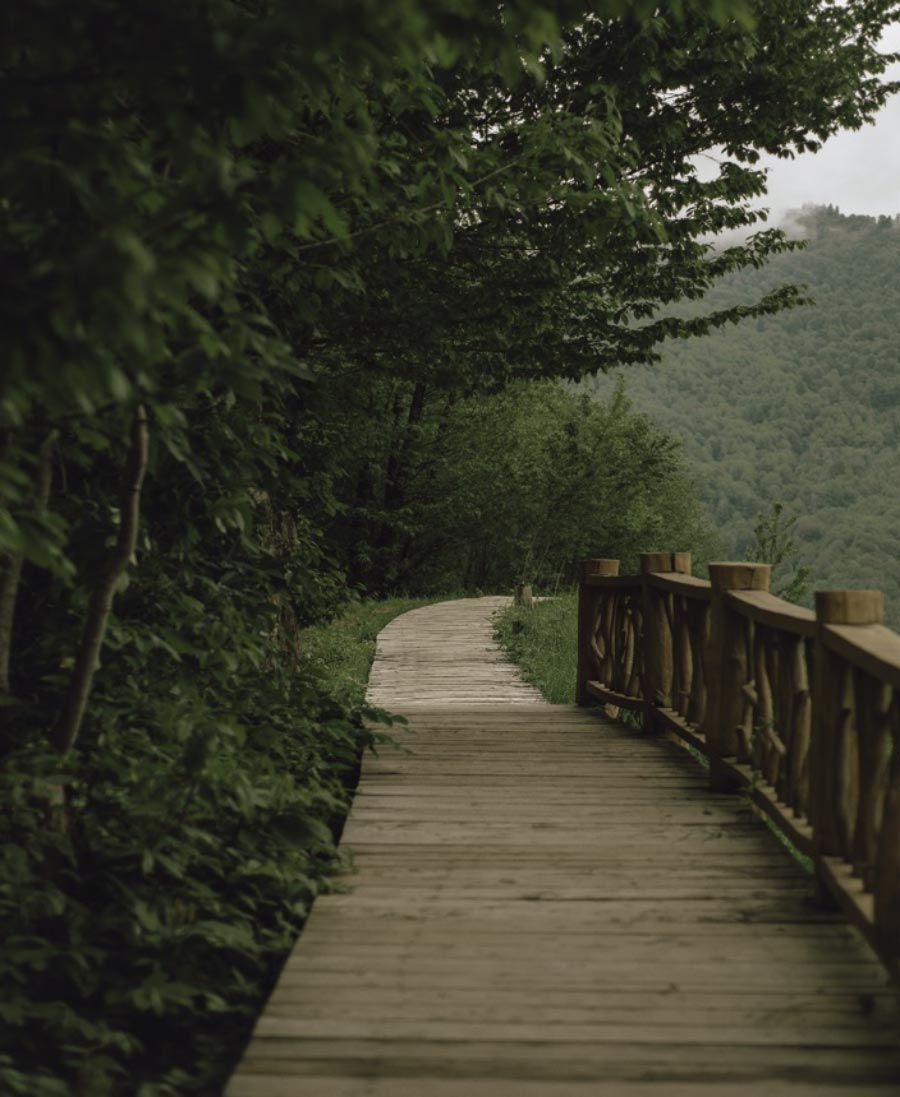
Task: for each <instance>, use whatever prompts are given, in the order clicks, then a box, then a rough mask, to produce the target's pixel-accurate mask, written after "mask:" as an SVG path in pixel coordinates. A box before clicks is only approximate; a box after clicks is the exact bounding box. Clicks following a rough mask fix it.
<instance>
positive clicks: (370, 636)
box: [299, 595, 449, 706]
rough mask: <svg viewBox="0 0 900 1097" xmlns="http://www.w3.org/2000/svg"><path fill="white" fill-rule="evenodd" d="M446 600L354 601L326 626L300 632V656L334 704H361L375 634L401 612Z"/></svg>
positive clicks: (443, 597) (394, 599)
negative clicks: (336, 702)
mask: <svg viewBox="0 0 900 1097" xmlns="http://www.w3.org/2000/svg"><path fill="white" fill-rule="evenodd" d="M448 597H449V596H448V595H443V596H441V597H435V598H385V599H384V600H382V601H377V602H376V601H371V602H355V603H353V604H352V605H351V606H350V607H349V608H348V609H346V610H345V611H344V612H343V613H342V614H341V615H340V616H339V617H336V618H335V619H334V620H333V621H330V622H329V623H328V624H327V625H317V626H315V627H313V628H307V629H304V630H303V631H302V632H301V633H300V640H299V643H300V657H301V659H302V660H303V662H304V663H306V664H307V665H308V666H309V667H310V669H311V670H312V671H313V673H314V674H315V675H316V677H317V678H319V679H320V680H321V681H322V682H323V683H324V684H325V686H326V687H327V689H328V691H329V692H330V693H331V695H332V696H333V697H334V698H335V700H336V701H339V702H341V703H342V704H345V705H348V706H357V705H361V704H362V703H363V699H364V697H365V693H366V683H367V682H368V680H369V670H370V668H371V666H372V660H373V659H374V658H375V637H376V636H377V635H378V633H379V632H381V630H382V629H383V628H384V626H385V625H386V624H388V622H389V621H392V620H393V619H394V618H395V617H398V616H399V615H400V614H401V613H406V611H407V610H410V609H416V608H417V607H418V606H427V605H431V604H432V603H433V602H442V601H446V600H447V598H448Z"/></svg>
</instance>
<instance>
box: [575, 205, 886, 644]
mask: <svg viewBox="0 0 900 1097" xmlns="http://www.w3.org/2000/svg"><path fill="white" fill-rule="evenodd" d="M788 227H789V228H790V230H791V232H792V234H796V235H802V236H803V237H805V238H806V239H807V240H808V244H807V246H806V247H805V248H804V249H803V250H799V251H794V252H790V253H787V254H783V255H779V256H777V257H775V258H774V259H773V260H772V261H771V263H769V265H768V266H767V267H765V268H763V269H762V270H750V271H743V272H741V273H739V274H734V275H731V276H729V277H728V278H726V279H724V280H723V281H722V282H721V283H720V284H719V285H718V286H716V288H715V289H713V290H712V291H710V293H709V295H708V298H707V301H708V303H710V304H712V303H715V305H716V306H717V307H723V306H725V305H726V304H728V303H730V302H737V301H739V300H741V299H742V298H744V297H746V296H747V295H750V296H752V295H754V294H756V293H760V292H765V291H767V290H769V289H770V288H771V287H773V286H775V285H777V284H778V283H779V282H784V281H793V282H796V283H801V284H805V286H806V287H807V290H806V292H807V295H808V296H809V297H810V298H811V299H812V300H813V301H814V302H815V303H814V304H810V305H807V306H804V307H800V308H796V309H793V310H791V311H789V312H783V313H780V314H779V315H777V316H768V317H762V318H759V319H750V320H745V321H743V322H741V323H739V324H738V325H736V326H729V327H725V328H722V329H720V330H719V331H718V332H716V333H714V334H713V335H710V336H709V337H708V338H705V339H686V340H682V341H678V342H672V343H669V344H668V345H667V346H666V347H665V348H664V349H663V352H662V361H661V362H660V363H659V364H658V365H655V366H649V367H647V366H642V367H636V368H634V369H631V370H629V371H628V373H627V382H626V388H627V391H628V393H629V395H630V397H631V399H632V400H633V401H634V403H635V405H636V406H637V407H638V408H640V409H641V410H643V411H646V412H648V413H650V414H651V415H652V416H653V417H654V419H655V420H656V422H657V423H658V424H659V425H660V426H661V427H662V428H663V429H665V430H667V431H671V432H673V433H674V434H676V435H677V436H678V437H680V438H681V439H683V442H684V452H685V456H686V458H687V460H688V464H689V467H690V471H691V474H692V475H693V476H694V477H695V479H696V481H697V484H698V489H699V492H700V496H701V498H702V500H703V501H704V503H705V504H706V505H707V506H708V508H709V510H710V511H711V513H712V515H713V518H714V520H715V524H716V526H717V528H718V530H719V532H720V534H721V536H722V537H723V539H725V541H726V543H727V544H728V545H729V550H730V551H731V552H732V553H734V554H735V555H737V556H739V557H740V556H742V555H743V554H744V551H745V550H746V548H747V546H748V544H749V543H750V542H751V540H752V524H753V518H754V516H755V514H756V513H757V512H758V511H760V510H768V508H769V505H770V503H771V502H773V501H781V502H783V503H784V504H785V512H786V513H791V514H794V515H796V516H797V517H798V521H797V525H796V527H795V534H796V539H797V544H798V557H799V558H800V559H801V560H802V561H803V562H806V563H808V564H809V565H810V566H811V567H812V579H813V584H814V586H819V587H830V586H837V587H841V586H847V587H875V588H879V589H882V590H884V591H885V592H886V594H887V596H888V605H889V613H890V615H891V619H892V621H893V622H895V623H896V622H897V621H898V620H900V567H898V559H900V490H898V473H900V219H898V218H893V219H892V218H890V217H887V216H885V217H878V218H874V217H862V216H845V215H842V214H841V213H839V212H838V211H837V210H836V209H834V208H833V207H823V208H815V209H811V208H807V209H805V210H803V211H802V212H801V213H800V214H798V215H796V216H795V218H794V219H793V221H792V222H791V223H790V224H789V226H788ZM615 383H616V382H615V380H614V376H613V375H610V376H606V377H599V378H598V379H597V380H596V381H595V382H592V383H591V389H592V391H594V392H596V393H598V394H606V393H608V392H609V391H610V389H611V386H613V385H614V384H615Z"/></svg>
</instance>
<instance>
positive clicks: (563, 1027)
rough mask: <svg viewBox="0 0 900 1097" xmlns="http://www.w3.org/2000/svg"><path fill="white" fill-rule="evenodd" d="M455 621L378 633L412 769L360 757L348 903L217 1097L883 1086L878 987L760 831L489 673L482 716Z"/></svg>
mask: <svg viewBox="0 0 900 1097" xmlns="http://www.w3.org/2000/svg"><path fill="white" fill-rule="evenodd" d="M449 605H454V606H455V609H453V610H452V611H451V609H450V608H449ZM449 605H441V606H434V607H428V608H426V609H424V610H415V611H413V613H410V614H407V615H406V616H405V617H403V618H399V619H398V620H397V621H396V622H395V623H394V624H392V625H390V626H388V628H387V629H386V630H385V633H384V635H383V642H382V644H381V645H380V646H379V654H378V658H377V660H376V666H375V668H374V670H373V676H372V694H371V696H372V699H373V700H375V701H377V703H378V704H381V705H384V706H386V707H392V706H393V707H394V708H395V710H396V709H401V710H405V711H406V712H407V713H408V714H409V716H410V728H409V730H408V731H407V732H405V733H403V738H404V740H405V742H406V743H407V744H408V746H409V747H410V748H411V753H409V754H398V753H396V752H391V751H387V752H383V753H381V754H379V756H378V757H377V758H375V759H368V760H367V761H366V763H365V766H364V771H363V777H362V781H361V784H360V788H359V792H358V794H357V797H356V802H355V805H354V808H353V811H352V813H351V816H350V819H349V821H348V824H347V829H346V831H345V841H346V842H347V843H348V844H349V845H350V846H351V847H352V849H353V851H354V860H355V866H356V869H355V872H354V874H352V875H350V876H348V877H347V880H346V882H347V884H348V885H349V887H350V889H351V890H349V891H348V893H347V894H339V895H326V896H321V897H320V898H319V899H317V900H316V904H315V907H314V910H313V912H312V916H311V917H310V919H309V922H308V924H307V926H306V929H305V930H304V931H303V933H302V935H301V937H300V940H299V942H298V945H297V947H296V949H295V951H294V953H293V955H292V956H291V958H290V959H289V960H288V963H287V965H286V966H285V969H284V972H283V974H282V976H281V979H280V981H279V983H278V986H277V987H276V990H275V992H274V994H273V995H272V998H271V1000H270V1002H269V1004H268V1006H267V1008H266V1010H265V1012H264V1013H263V1015H262V1017H261V1019H260V1021H259V1023H258V1025H257V1028H256V1032H255V1034H254V1038H253V1040H252V1041H251V1043H250V1045H249V1047H248V1048H247V1051H246V1054H245V1056H244V1059H243V1061H242V1063H241V1065H240V1068H239V1069H238V1071H237V1073H236V1074H235V1075H234V1077H233V1079H232V1081H231V1083H230V1085H229V1087H228V1090H227V1097H751V1095H752V1097H888V1095H889V1094H895V1093H897V1092H898V1082H900V1021H898V1009H897V995H896V992H895V991H894V990H892V989H891V988H890V987H889V986H888V984H887V979H886V976H885V974H884V972H883V970H882V968H881V967H880V966H879V964H878V963H877V962H876V961H875V959H874V957H873V956H872V954H871V953H870V952H869V950H868V948H867V947H866V946H865V945H864V944H863V942H862V940H861V939H860V938H859V937H858V936H857V935H856V933H855V931H853V930H851V929H850V928H849V927H848V926H846V925H845V924H844V923H843V922H842V921H841V919H840V918H839V917H838V916H837V915H834V914H830V913H826V912H824V911H822V910H820V909H819V908H817V907H816V906H815V904H814V903H813V901H812V896H811V888H810V884H809V880H808V878H807V877H806V876H805V875H804V874H803V872H802V871H801V870H800V869H799V868H798V867H797V866H796V865H795V864H794V863H793V862H792V861H791V859H790V858H789V857H788V856H787V855H786V854H785V853H784V852H783V851H782V850H781V849H780V847H779V846H778V844H777V842H776V840H775V839H774V838H773V837H772V836H771V835H770V834H769V833H768V831H767V830H766V829H765V828H764V827H763V826H761V825H760V824H758V823H757V822H755V821H754V820H752V819H751V817H750V815H749V813H748V811H747V809H746V808H745V807H744V806H743V805H742V804H741V802H740V801H739V800H737V799H736V798H732V797H723V796H714V795H712V794H710V793H709V792H708V791H707V789H706V784H705V779H704V775H703V773H702V772H701V771H700V770H699V768H698V767H697V766H696V765H695V763H694V762H693V761H692V760H691V759H690V758H689V757H688V756H687V755H686V754H685V753H684V752H683V751H682V750H680V749H679V748H678V747H676V746H674V745H673V744H671V743H668V742H667V741H665V740H663V739H659V738H648V737H645V736H642V735H641V734H640V733H638V732H635V731H634V730H632V729H628V728H625V727H623V726H621V725H619V724H616V723H613V722H609V721H602V720H600V719H598V717H597V716H596V715H594V714H592V713H588V712H586V711H584V710H579V709H577V708H575V707H570V706H551V705H543V704H534V703H530V701H525V703H521V698H522V697H523V696H524V695H522V694H519V693H518V691H517V689H516V687H515V683H514V680H513V679H511V678H507V677H506V675H507V673H508V672H509V671H510V668H508V667H505V668H503V670H502V673H503V683H502V685H501V684H499V683H498V685H497V688H498V689H503V690H506V689H510V690H512V691H513V693H514V694H515V696H514V697H512V699H509V698H508V699H507V700H506V701H505V702H504V703H502V704H498V703H496V701H495V700H494V696H493V694H492V693H491V688H492V687H491V686H490V684H489V683H488V677H487V672H488V670H489V671H490V674H491V675H492V674H493V673H494V671H495V670H496V669H497V668H500V667H502V663H501V662H499V660H498V657H497V654H496V653H495V652H493V651H492V650H490V646H489V643H488V642H487V640H486V637H487V635H488V633H487V630H488V627H489V626H488V618H489V615H490V612H491V611H492V610H493V608H494V606H495V601H494V600H487V599H485V600H483V601H482V602H481V604H480V605H479V604H478V603H474V602H469V604H468V605H466V604H465V603H455V604H449ZM476 611H477V612H476ZM456 614H471V617H470V620H469V624H470V625H471V628H472V634H471V635H472V637H473V640H472V645H471V649H470V648H469V646H468V645H467V644H466V643H465V642H463V641H464V636H463V635H462V634H457V633H455V632H454V630H455V628H456V624H460V620H461V619H458V618H457V617H456ZM451 622H455V623H454V624H453V625H452V627H451ZM466 627H469V626H468V625H467V626H466ZM444 629H446V630H447V631H446V632H445V631H444ZM451 635H456V639H455V640H454V641H453V642H452V643H451V642H450V639H449V638H450V636H451ZM443 636H447V638H448V640H447V643H446V644H444V643H443V642H442V637H443ZM451 649H457V650H458V653H459V662H458V663H457V662H455V661H454V659H453V658H451V657H450V656H449V652H450V650H451ZM427 651H430V652H432V653H433V654H432V655H431V656H428V657H426V656H425V653H426V652H427ZM445 656H446V657H445ZM404 664H405V665H406V666H407V671H405V672H403V673H401V667H402V666H403V665H404ZM483 674H485V675H486V676H485V677H484V678H482V675H483ZM476 679H478V681H479V682H480V685H479V686H478V689H477V690H476V689H475V687H474V682H475V680H476ZM417 683H418V685H419V686H420V687H421V692H420V691H419V690H418V689H417V688H416V685H417ZM454 683H457V684H458V688H459V692H458V693H456V691H455V689H454V688H453V686H454ZM484 689H487V691H488V692H487V694H485V693H483V692H482V690H484ZM473 696H476V697H478V699H479V701H485V702H487V703H484V704H478V705H473V704H472V703H471V699H472V697H473Z"/></svg>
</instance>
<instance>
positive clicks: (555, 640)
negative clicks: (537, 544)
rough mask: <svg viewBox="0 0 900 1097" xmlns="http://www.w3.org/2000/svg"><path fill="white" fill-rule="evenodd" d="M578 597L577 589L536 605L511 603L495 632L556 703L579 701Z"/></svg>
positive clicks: (524, 673)
mask: <svg viewBox="0 0 900 1097" xmlns="http://www.w3.org/2000/svg"><path fill="white" fill-rule="evenodd" d="M577 623H578V599H577V595H576V594H575V592H574V591H572V592H571V593H568V594H560V595H559V596H558V597H556V598H553V599H548V601H546V602H535V604H534V605H533V606H511V607H510V608H509V609H506V610H502V611H501V612H500V613H498V614H497V616H496V618H495V622H494V625H495V631H494V635H495V637H496V639H497V641H498V642H499V643H500V645H501V647H502V648H503V649H504V650H505V651H506V652H507V654H508V655H509V657H510V659H511V660H512V661H513V662H514V663H515V664H516V666H517V667H518V668H519V671H520V673H521V675H522V677H523V678H524V679H525V681H526V682H530V683H531V684H532V685H534V686H536V687H537V688H538V689H539V690H540V691H541V693H542V694H543V695H544V698H545V699H546V700H547V701H549V702H550V704H552V705H571V704H574V703H575V672H576V669H577V665H578V630H577Z"/></svg>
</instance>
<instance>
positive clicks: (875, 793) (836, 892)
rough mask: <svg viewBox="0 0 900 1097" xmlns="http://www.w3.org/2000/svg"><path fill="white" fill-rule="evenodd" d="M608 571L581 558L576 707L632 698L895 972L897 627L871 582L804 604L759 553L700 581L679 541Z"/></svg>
mask: <svg viewBox="0 0 900 1097" xmlns="http://www.w3.org/2000/svg"><path fill="white" fill-rule="evenodd" d="M618 571H619V566H618V561H617V560H589V561H586V562H585V564H584V570H583V574H582V580H581V585H580V591H579V604H578V685H577V701H578V704H580V705H587V704H591V703H596V702H601V703H603V704H606V705H607V706H612V707H614V708H617V709H622V708H624V709H630V710H636V711H637V712H640V713H641V714H642V717H643V726H644V728H645V730H648V731H665V732H669V733H672V734H674V735H675V736H677V737H678V738H679V739H680V740H682V741H683V742H684V743H687V744H688V745H689V746H691V747H692V748H694V749H695V750H696V751H699V752H700V753H701V754H702V755H704V756H705V757H706V758H707V759H708V761H709V773H710V784H711V787H712V788H713V789H715V790H717V791H723V792H726V791H735V790H741V791H743V792H744V793H746V795H748V796H749V797H750V799H751V801H752V802H753V804H754V805H755V807H756V808H757V809H758V810H759V811H761V812H764V813H765V814H766V815H767V816H768V817H769V819H770V820H771V821H772V823H773V824H774V825H775V826H776V827H778V828H779V829H780V830H781V831H782V832H783V833H784V834H785V835H786V836H787V837H788V838H789V839H790V841H791V842H792V843H793V844H794V845H795V846H796V847H797V849H798V850H799V851H800V852H801V853H803V854H805V855H807V856H808V857H810V858H811V859H812V860H813V863H814V866H815V872H816V877H817V880H818V881H819V884H820V887H821V889H822V891H823V894H827V895H830V896H831V897H833V898H834V899H835V900H836V901H837V902H838V903H840V905H841V906H842V907H843V908H844V910H845V911H846V912H847V914H848V915H849V916H850V917H851V919H852V920H853V921H854V922H855V923H856V924H857V925H858V926H859V927H860V929H861V930H862V931H863V932H864V933H865V935H866V936H867V938H868V939H869V941H870V942H871V944H872V945H873V946H874V948H875V949H876V951H877V952H878V953H879V954H880V955H881V956H882V958H883V959H884V961H885V963H886V964H887V966H888V968H889V969H890V970H891V972H892V973H893V974H894V975H895V976H897V977H900V635H898V634H897V633H895V632H892V631H891V630H890V629H888V628H885V627H884V625H883V618H884V601H883V596H882V595H881V593H880V592H879V591H820V592H818V593H817V594H816V610H815V612H812V611H811V610H806V609H801V608H799V607H797V606H794V605H792V604H791V603H789V602H785V601H783V600H782V599H780V598H776V597H775V596H774V595H772V594H770V593H769V589H768V588H769V573H770V568H769V565H768V564H753V563H719V564H710V565H709V575H710V579H709V581H706V580H701V579H695V578H693V577H692V576H691V574H690V572H691V559H690V554H689V553H677V552H675V553H665V552H653V553H644V554H643V555H642V557H641V574H640V575H629V576H620V575H619V574H618ZM610 711H612V710H611V709H610Z"/></svg>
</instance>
